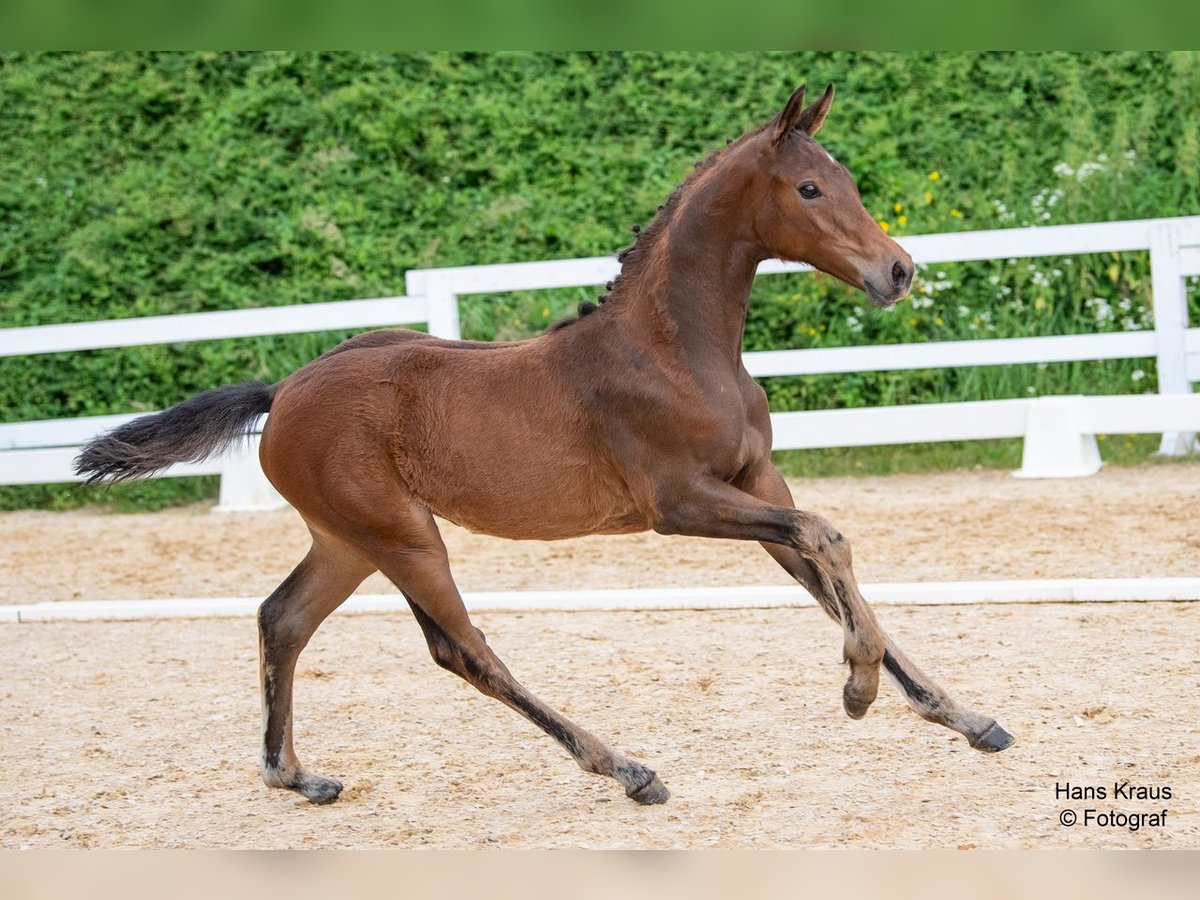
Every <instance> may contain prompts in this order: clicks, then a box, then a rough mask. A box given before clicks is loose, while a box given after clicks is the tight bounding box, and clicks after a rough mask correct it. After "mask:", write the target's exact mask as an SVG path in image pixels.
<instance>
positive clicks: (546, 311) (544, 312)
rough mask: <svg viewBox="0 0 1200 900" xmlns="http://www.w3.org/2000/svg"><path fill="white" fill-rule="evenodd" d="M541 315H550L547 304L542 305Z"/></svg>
mask: <svg viewBox="0 0 1200 900" xmlns="http://www.w3.org/2000/svg"><path fill="white" fill-rule="evenodd" d="M542 315H543V316H548V315H550V307H548V306H543V307H542Z"/></svg>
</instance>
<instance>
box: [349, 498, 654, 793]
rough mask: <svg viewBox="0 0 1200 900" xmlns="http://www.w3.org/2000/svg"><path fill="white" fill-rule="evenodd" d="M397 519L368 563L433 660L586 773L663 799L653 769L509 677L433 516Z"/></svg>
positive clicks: (416, 512)
mask: <svg viewBox="0 0 1200 900" xmlns="http://www.w3.org/2000/svg"><path fill="white" fill-rule="evenodd" d="M403 518H404V520H405V522H404V526H403V532H402V533H400V534H393V535H391V536H390V539H389V540H388V541H387V542H386V543H384V544H381V545H380V546H379V547H378V548H377V549H376V551H375V553H374V554H373V557H372V561H373V562H374V563H375V565H376V566H377V567H378V568H379V569H380V570H381V571H382V572H383V573H384V574H385V575H387V576H388V578H390V579H391V580H392V582H393V583H395V585H396V586H397V587H398V588H400V590H401V591H402V592H403V593H404V596H405V598H407V600H408V602H409V604H410V605H411V606H412V609H413V614H414V615H415V616H416V619H417V623H418V624H419V625H420V626H421V630H422V631H423V632H424V634H425V639H426V641H427V642H428V644H429V652H430V654H431V655H432V656H433V659H434V661H435V662H436V663H437V664H438V665H439V666H442V667H443V668H445V669H449V670H450V671H451V672H454V673H455V674H456V675H459V676H460V677H462V678H463V679H465V680H466V681H468V682H469V683H471V684H472V685H474V686H475V687H476V688H478V689H479V691H480V692H482V693H483V694H486V695H487V696H489V697H494V698H495V699H497V700H499V701H500V702H501V703H503V704H505V705H506V706H508V707H510V708H512V709H514V710H516V711H517V712H518V713H520V714H521V715H523V716H524V717H525V718H527V719H529V721H531V722H533V724H535V725H537V726H538V727H539V728H541V729H542V730H543V731H545V732H546V733H547V734H549V735H550V736H551V737H553V738H554V739H555V740H557V741H558V742H559V743H560V744H562V745H563V747H565V748H566V750H567V752H568V753H570V754H571V756H572V757H574V759H575V761H576V762H577V763H578V764H579V767H580V768H582V769H583V770H584V771H585V772H593V773H595V774H597V775H607V776H609V777H610V778H614V779H616V780H617V781H618V782H620V783H621V785H622V786H623V787H624V788H625V794H626V795H627V796H628V797H631V798H632V799H633V800H636V801H637V802H638V803H647V804H648V803H663V802H665V801H666V799H667V797H668V796H670V795H669V793H668V792H667V789H666V787H664V786H663V783H662V782H661V781H659V780H658V777H657V776H656V775H655V774H654V772H653V771H651V770H650V769H649V768H647V767H646V766H644V765H642V764H641V763H639V762H635V761H634V760H631V759H629V758H628V757H626V756H624V755H623V754H621V753H618V752H616V751H615V750H613V749H611V748H610V747H608V746H607V745H606V744H605V743H604V742H602V741H601V740H600V739H599V738H597V737H596V736H595V735H593V734H591V733H590V732H588V731H586V730H584V729H583V728H580V727H579V726H578V725H576V724H575V723H574V722H571V721H570V720H569V719H567V718H566V717H565V716H563V715H561V714H560V713H558V712H556V711H555V710H553V709H551V708H550V707H549V706H547V705H546V704H545V703H543V702H542V701H541V700H539V699H538V698H537V697H535V696H534V695H533V694H532V693H531V692H530V691H528V690H526V689H525V688H524V687H523V686H522V685H521V684H520V683H519V682H518V681H517V680H516V679H515V678H514V677H513V676H512V673H510V672H509V671H508V668H507V667H506V666H505V665H504V663H503V662H501V661H500V658H499V657H497V656H496V654H495V653H493V652H492V649H491V648H490V647H489V646H488V644H487V641H486V640H485V639H484V636H483V632H481V631H480V630H479V629H478V628H476V627H475V626H473V625H472V624H471V621H470V619H469V618H468V616H467V610H466V608H465V607H464V606H463V602H462V597H461V596H460V595H459V592H458V588H457V587H456V586H455V584H454V581H453V579H452V577H451V575H450V565H449V562H448V560H447V558H446V548H445V545H444V544H443V543H442V539H441V535H440V534H438V531H437V526H436V525H435V523H434V521H433V517H432V516H431V515H430V514H429V513H428V512H427V511H425V510H424V509H418V508H416V507H412V508H411V509H410V510H409V511H408V512H407V513H406V514H404V516H403Z"/></svg>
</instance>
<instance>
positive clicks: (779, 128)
mask: <svg viewBox="0 0 1200 900" xmlns="http://www.w3.org/2000/svg"><path fill="white" fill-rule="evenodd" d="M803 111H804V85H800V87H798V88H796V90H795V92H794V93H793V94H792V96H791V97H790V98H789V99H788V102H787V106H785V107H784V108H783V112H781V113H780V114H779V115H778V116H776V117H775V133H774V134H773V135H772V136H771V143H772V144H774V145H775V146H776V147H778V146H779V145H780V144H781V143H783V139H784V138H785V137H787V136H788V132H790V131H791V130H792V129H793V128H794V127H795V126H796V120H797V119H799V118H800V114H801V113H802V112H803Z"/></svg>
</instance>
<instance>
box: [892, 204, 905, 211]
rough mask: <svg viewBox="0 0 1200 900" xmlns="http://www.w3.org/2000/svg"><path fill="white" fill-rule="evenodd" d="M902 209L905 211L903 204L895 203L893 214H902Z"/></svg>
mask: <svg viewBox="0 0 1200 900" xmlns="http://www.w3.org/2000/svg"><path fill="white" fill-rule="evenodd" d="M902 209H904V204H903V203H893V204H892V212H900V210H902Z"/></svg>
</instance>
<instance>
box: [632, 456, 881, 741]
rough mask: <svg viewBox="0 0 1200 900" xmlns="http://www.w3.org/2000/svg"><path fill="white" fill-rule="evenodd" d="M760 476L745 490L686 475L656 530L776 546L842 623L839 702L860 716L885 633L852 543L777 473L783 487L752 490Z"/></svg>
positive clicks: (872, 689) (875, 679)
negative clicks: (844, 670)
mask: <svg viewBox="0 0 1200 900" xmlns="http://www.w3.org/2000/svg"><path fill="white" fill-rule="evenodd" d="M767 468H769V466H768V467H767ZM771 471H772V472H774V470H773V469H771ZM760 480H762V479H761V477H760V478H751V479H748V484H747V490H749V493H747V492H746V491H743V490H740V489H739V488H736V487H734V486H733V485H730V484H726V483H725V482H722V481H719V480H717V479H706V480H702V481H696V482H692V483H689V484H688V485H687V486H686V487H684V488H683V489H679V490H676V491H672V492H670V494H669V496H671V497H672V498H673V500H672V505H671V507H670V508H669V510H667V511H665V514H663V515H662V516H660V519H659V521H657V522H656V524H655V530H656V531H660V532H663V533H678V534H690V535H696V536H701V537H722V538H735V539H736V538H741V539H744V540H757V541H760V542H761V543H762V545H763V546H764V547H766V548H767V549H768V551H770V552H771V553H772V554H776V559H778V560H779V561H780V562H781V563H782V564H783V565H784V568H787V569H788V571H789V572H791V574H792V575H793V577H796V578H797V579H799V580H800V582H801V583H802V584H803V585H804V586H805V588H807V589H808V592H809V593H810V594H812V596H813V597H814V599H816V601H817V602H818V603H819V604H820V605H821V607H822V608H823V609H824V610H825V612H826V613H827V614H828V615H829V617H830V618H832V619H833V620H834V621H836V622H840V623H841V625H842V629H843V631H844V634H845V643H844V651H843V652H844V654H845V659H846V662H848V663H849V664H850V678H849V680H847V682H846V687H845V689H844V690H843V692H842V700H843V705H844V706H845V708H846V713H847V714H848V715H849V716H850V717H851V718H854V719H861V718H862V717H863V716H864V715H866V713H867V709H868V708H869V707H870V705H871V704H872V703H873V702H874V700H875V696H876V694H877V693H878V692H879V664H880V662H881V661H882V660H883V658H884V636H883V632H882V631H880V629H879V625H878V624H877V623H876V621H875V615H874V613H872V612H871V608H870V607H869V606H867V602H866V600H864V599H863V597H862V595H861V594H860V593H859V591H858V584H857V582H856V581H855V578H854V571H853V569H852V567H851V557H850V543H849V542H848V541H847V540H846V539H845V537H843V536H842V534H841V533H840V532H839V531H838V530H837V529H836V528H834V527H833V525H831V524H830V523H829V522H828V521H826V520H825V519H823V518H822V517H821V516H818V515H815V514H813V513H809V512H803V511H801V510H798V509H796V508H795V507H794V506H793V505H792V503H791V495H790V494H788V493H787V485H786V484H783V481H782V479H779V484H780V485H782V487H783V491H782V492H780V491H777V490H762V491H755V490H752V489H751V488H752V487H753V486H754V485H756V484H757V483H758V482H759V481H760ZM766 485H767V486H773V482H771V481H770V480H767V481H766Z"/></svg>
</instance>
